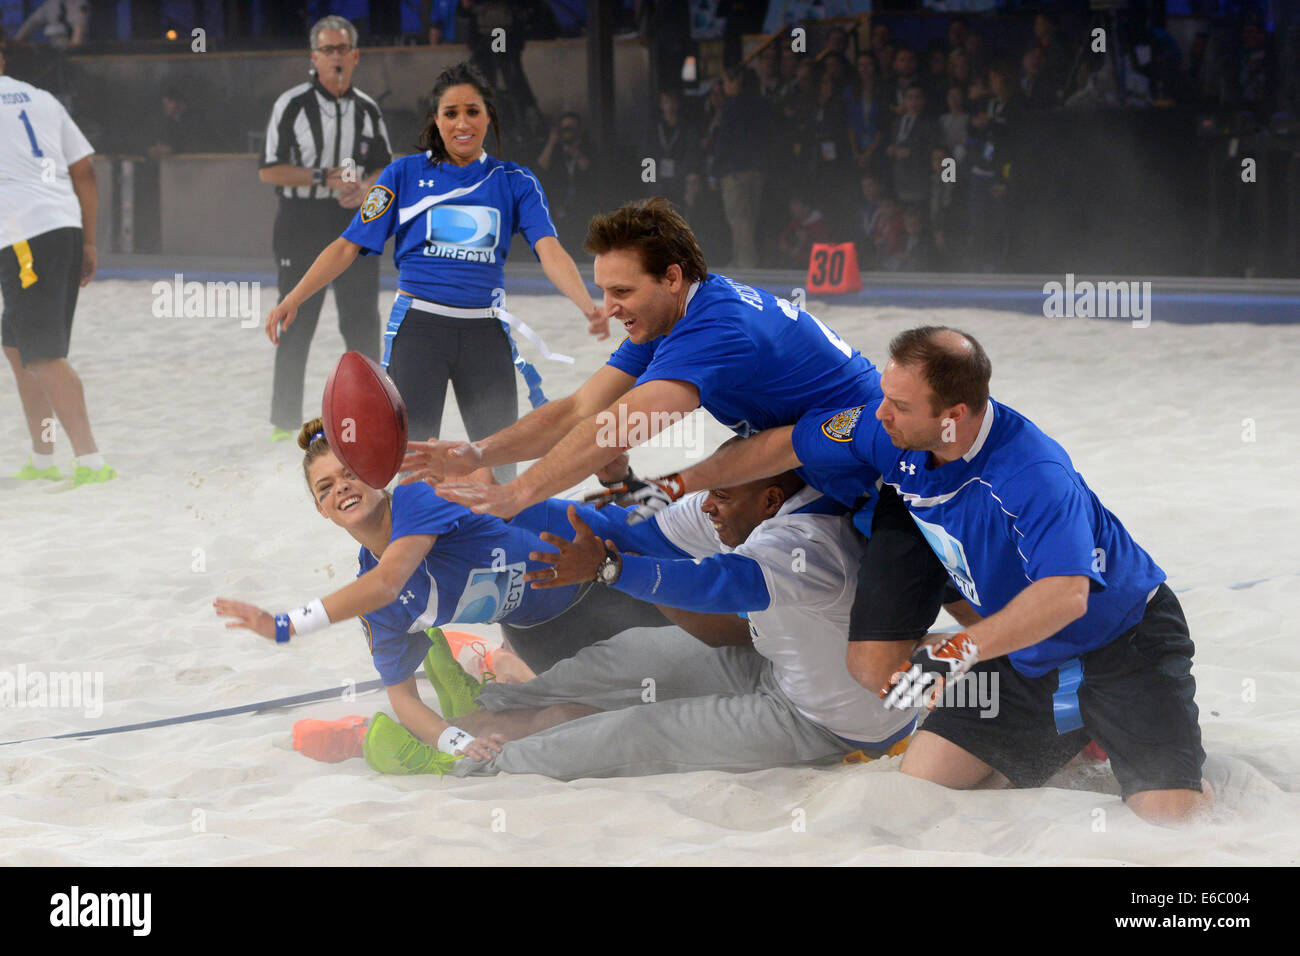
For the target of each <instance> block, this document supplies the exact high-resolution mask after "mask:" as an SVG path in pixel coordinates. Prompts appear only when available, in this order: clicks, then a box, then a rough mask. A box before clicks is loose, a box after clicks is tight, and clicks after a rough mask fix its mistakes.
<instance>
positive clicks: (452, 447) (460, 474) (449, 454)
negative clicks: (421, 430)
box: [398, 438, 483, 485]
mask: <svg viewBox="0 0 1300 956" xmlns="http://www.w3.org/2000/svg"><path fill="white" fill-rule="evenodd" d="M482 466H483V453H482V452H480V451H479V450H478V447H477V446H476V445H474V443H473V442H467V441H440V440H439V439H436V438H435V439H431V440H430V441H408V442H407V443H406V457H404V458H403V459H402V464H401V467H400V468H399V469H398V470H399V471H402V472H409V474H407V475H406V477H405V478H403V479H402V482H401V483H402V484H404V485H409V484H412V483H413V482H416V481H430V482H434V483H435V484H436V483H437V482H440V481H444V480H445V479H447V478H464V477H466V476H467V475H471V474H473V473H474V472H476V471H478V469H479V468H481V467H482Z"/></svg>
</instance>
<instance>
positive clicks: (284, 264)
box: [280, 259, 293, 269]
mask: <svg viewBox="0 0 1300 956" xmlns="http://www.w3.org/2000/svg"><path fill="white" fill-rule="evenodd" d="M291 265H293V260H292V259H281V260H280V268H281V269H287V268H289V267H290V266H291Z"/></svg>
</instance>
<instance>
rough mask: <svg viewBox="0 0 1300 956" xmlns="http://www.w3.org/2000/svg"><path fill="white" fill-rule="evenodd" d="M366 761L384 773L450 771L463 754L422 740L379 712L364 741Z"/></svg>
mask: <svg viewBox="0 0 1300 956" xmlns="http://www.w3.org/2000/svg"><path fill="white" fill-rule="evenodd" d="M361 752H362V753H363V754H364V755H365V758H366V763H368V764H370V766H371V767H372V768H374V769H375V770H378V771H379V772H380V773H395V774H416V773H436V774H438V776H442V775H443V774H445V773H449V772H450V771H451V768H452V767H453V766H454V765H455V763H456V761H457V760H459V759H460V758H459V757H453V756H452V755H451V754H445V753H443V752H442V751H441V750H439V749H438V748H437V747H431V746H429V745H428V744H426V743H423V742H421V741H420V740H418V739H417V738H416V736H415V735H414V734H413V733H411V732H410V731H409V730H407V729H406V728H405V727H403V726H402V725H401V724H399V723H398V722H397V721H395V720H393V718H391V717H389V716H388V715H387V714H375V716H374V717H373V718H371V720H370V727H369V728H368V729H367V730H366V736H365V739H364V740H362V742H361Z"/></svg>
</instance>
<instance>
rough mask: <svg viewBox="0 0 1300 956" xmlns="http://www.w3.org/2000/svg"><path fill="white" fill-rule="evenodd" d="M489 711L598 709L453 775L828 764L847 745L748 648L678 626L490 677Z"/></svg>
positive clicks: (563, 775) (613, 773)
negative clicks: (529, 676) (542, 667)
mask: <svg viewBox="0 0 1300 956" xmlns="http://www.w3.org/2000/svg"><path fill="white" fill-rule="evenodd" d="M479 703H480V704H481V705H482V706H483V707H485V708H486V709H487V710H490V711H501V710H520V709H538V708H542V707H549V706H551V705H553V704H586V705H588V706H591V707H598V708H600V709H601V710H602V711H604V713H599V714H592V715H591V716H589V717H582V718H579V719H578V720H571V721H568V722H567V723H563V724H558V725H556V726H554V727H552V728H550V729H549V730H545V731H542V732H541V733H537V734H532V735H530V736H528V737H521V738H520V739H518V740H512V741H511V742H510V743H508V744H506V745H505V746H504V747H503V748H502V750H501V753H500V754H498V755H497V756H496V757H495V758H493V759H492V760H490V761H488V762H487V763H475V762H473V761H470V760H469V759H463V760H459V761H457V763H456V771H455V772H456V774H457V775H458V776H462V777H463V776H469V775H471V774H475V775H478V774H493V773H500V772H504V773H537V774H542V775H544V776H547V777H554V778H556V779H558V780H574V779H576V778H578V777H618V776H639V775H643V774H652V773H682V772H686V771H690V770H729V771H734V772H743V771H748V770H762V769H764V768H767V767H780V766H789V765H791V764H801V763H833V762H835V761H836V760H838V759H839V758H840V757H842V756H843V755H844V754H846V753H849V752H850V751H852V750H853V749H854V748H853V747H851V746H849V745H848V744H846V743H845V742H844V741H842V740H840V738H838V737H836V736H835V735H834V734H832V733H831V732H830V731H828V730H826V729H825V728H823V727H821V726H819V725H818V724H815V723H813V722H812V721H811V720H808V719H807V718H806V717H804V716H803V715H802V714H800V713H799V712H798V711H797V710H795V708H794V706H793V705H792V704H791V703H790V701H789V700H787V699H786V696H785V694H784V693H782V691H781V689H780V687H778V686H777V683H776V680H775V679H774V678H773V676H772V662H771V661H769V660H768V659H767V658H765V657H763V656H762V655H761V654H759V653H758V652H757V651H755V650H753V649H752V648H742V647H725V648H712V647H707V646H706V645H704V644H702V643H700V642H699V641H697V640H696V639H695V638H693V637H691V636H690V635H689V634H687V633H686V632H685V631H683V630H682V629H681V628H678V627H656V628H648V627H638V628H631V629H629V630H626V631H623V632H622V633H620V634H616V635H615V636H614V637H612V638H610V639H609V640H607V641H601V642H599V643H597V644H593V645H591V646H590V647H586V648H583V649H582V650H581V651H579V652H578V653H577V654H576V655H575V656H573V657H570V658H568V659H566V660H562V661H560V662H559V663H558V664H556V665H555V666H554V667H552V668H551V669H550V670H549V671H547V672H546V673H545V674H542V675H540V676H539V677H536V678H534V679H533V680H530V681H528V682H527V683H524V684H490V685H488V686H487V687H486V688H484V690H483V693H482V694H481V695H480V696H479Z"/></svg>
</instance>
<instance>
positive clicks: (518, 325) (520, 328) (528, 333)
mask: <svg viewBox="0 0 1300 956" xmlns="http://www.w3.org/2000/svg"><path fill="white" fill-rule="evenodd" d="M497 318H499V319H500V320H501V321H502V322H505V323H506V324H507V325H509V326H510V328H512V329H514V330H515V331H516V332H518V333H519V334H520V335H522V336H523V337H524V338H525V339H527V340H528V341H529V342H531V343H533V345H535V346H537V351H539V352H541V353H542V358H545V359H550V360H551V361H552V362H564V363H566V364H568V365H572V364H573V358H572V356H569V355H561V354H559V353H558V352H552V351H551V350H550V349H548V348H547V347H546V343H545V342H543V341H542V337H541V336H540V335H538V334H537V333H536V332H534V331H533V330H532V329H531V328H529V327H528V325H527V324H525V323H524V322H521V321H520V320H519V319H517V318H515V317H514V316H513V315H511V314H510V313H509V312H507V311H506V310H505V309H497Z"/></svg>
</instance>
